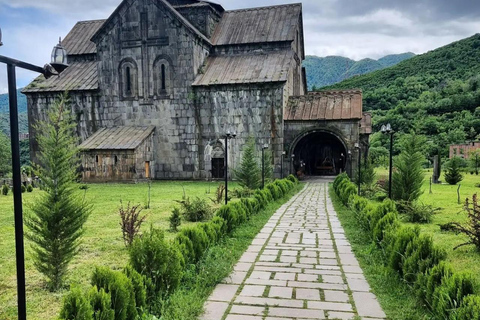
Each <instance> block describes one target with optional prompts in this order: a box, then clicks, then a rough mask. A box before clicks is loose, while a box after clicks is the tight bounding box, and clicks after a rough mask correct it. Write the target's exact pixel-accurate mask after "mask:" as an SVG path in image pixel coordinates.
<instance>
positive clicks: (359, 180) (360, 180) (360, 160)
mask: <svg viewBox="0 0 480 320" xmlns="http://www.w3.org/2000/svg"><path fill="white" fill-rule="evenodd" d="M355 149H356V150H357V151H358V169H357V170H358V181H357V183H358V195H360V185H361V184H362V155H361V153H362V149H361V148H360V144H358V143H355Z"/></svg>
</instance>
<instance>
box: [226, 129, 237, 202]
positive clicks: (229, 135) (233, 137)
mask: <svg viewBox="0 0 480 320" xmlns="http://www.w3.org/2000/svg"><path fill="white" fill-rule="evenodd" d="M236 136H237V134H236V133H235V132H234V133H230V131H227V133H226V134H225V204H227V203H228V140H230V139H235V137H236Z"/></svg>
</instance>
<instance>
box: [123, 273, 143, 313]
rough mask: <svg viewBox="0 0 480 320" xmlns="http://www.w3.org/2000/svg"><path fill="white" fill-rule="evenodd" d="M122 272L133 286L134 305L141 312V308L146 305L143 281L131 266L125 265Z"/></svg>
mask: <svg viewBox="0 0 480 320" xmlns="http://www.w3.org/2000/svg"><path fill="white" fill-rule="evenodd" d="M123 273H125V275H126V276H127V278H128V279H129V280H130V282H131V283H132V286H133V296H134V297H135V306H136V308H137V312H138V313H139V314H141V312H142V310H145V309H146V307H147V289H146V287H145V283H144V281H143V277H142V275H141V274H140V273H138V272H137V271H136V270H135V269H133V268H132V266H130V265H127V266H126V267H125V269H123Z"/></svg>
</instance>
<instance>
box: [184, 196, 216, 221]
mask: <svg viewBox="0 0 480 320" xmlns="http://www.w3.org/2000/svg"><path fill="white" fill-rule="evenodd" d="M177 202H178V203H180V205H181V207H182V214H183V216H184V217H185V220H187V221H191V222H198V221H203V220H206V219H208V218H210V217H211V215H212V208H211V207H210V205H209V204H208V202H207V200H205V199H200V198H199V197H196V198H195V199H194V200H193V201H190V198H188V197H187V198H184V199H183V200H181V201H177Z"/></svg>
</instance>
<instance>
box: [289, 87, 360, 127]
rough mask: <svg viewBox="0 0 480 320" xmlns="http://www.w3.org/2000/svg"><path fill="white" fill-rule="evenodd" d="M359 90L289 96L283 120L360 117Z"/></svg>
mask: <svg viewBox="0 0 480 320" xmlns="http://www.w3.org/2000/svg"><path fill="white" fill-rule="evenodd" d="M362 108H363V107H362V91H361V90H332V91H320V92H315V93H310V94H308V95H305V96H298V97H290V98H289V100H288V104H287V107H286V108H285V110H284V113H283V114H284V115H283V117H284V120H286V121H288V120H290V121H308V120H346V119H359V120H360V119H362V117H363V114H362Z"/></svg>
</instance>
